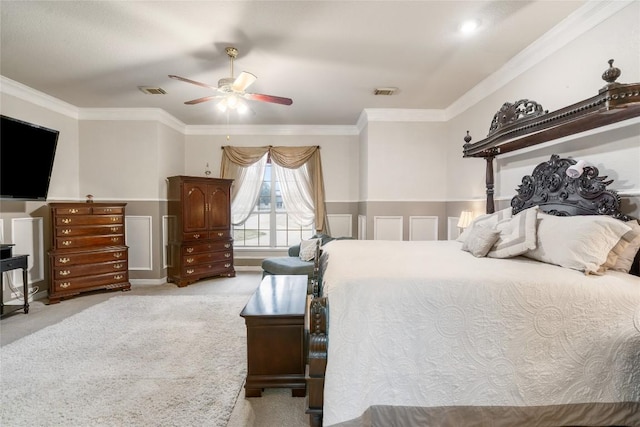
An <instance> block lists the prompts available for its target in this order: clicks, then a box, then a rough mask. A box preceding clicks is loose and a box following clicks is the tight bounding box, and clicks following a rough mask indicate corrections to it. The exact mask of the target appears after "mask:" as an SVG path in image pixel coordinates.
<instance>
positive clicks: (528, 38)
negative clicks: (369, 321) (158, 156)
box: [0, 0, 586, 125]
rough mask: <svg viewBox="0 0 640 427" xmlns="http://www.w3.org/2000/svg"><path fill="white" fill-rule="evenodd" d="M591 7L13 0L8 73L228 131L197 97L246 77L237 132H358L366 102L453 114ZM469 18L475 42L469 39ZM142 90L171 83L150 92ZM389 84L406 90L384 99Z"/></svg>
mask: <svg viewBox="0 0 640 427" xmlns="http://www.w3.org/2000/svg"><path fill="white" fill-rule="evenodd" d="M585 3H586V2H585V1H578V0H571V1H560V0H553V1H548V0H547V1H505V0H498V1H489V0H485V1H391V0H390V1H331V0H322V1H304V0H298V1H211V0H210V1H66V2H62V1H6V0H2V1H1V2H0V12H1V19H2V20H1V33H0V37H1V38H0V42H1V46H0V47H1V50H0V54H1V58H0V74H1V75H2V76H4V77H7V78H9V79H11V80H14V81H17V82H19V83H22V84H24V85H26V86H29V87H31V88H33V89H36V90H38V91H41V92H44V93H46V94H48V95H51V96H53V97H55V98H58V99H60V100H62V101H65V102H68V103H70V104H72V105H74V106H76V107H80V108H90V107H94V108H107V107H110V108H142V107H145V108H161V109H163V110H165V111H167V112H168V113H170V114H171V115H173V116H174V117H176V118H177V119H179V120H181V121H182V122H183V123H185V124H187V125H215V124H226V123H227V116H226V115H225V114H222V113H219V112H217V111H216V110H215V109H214V106H215V103H214V102H206V103H202V104H198V105H184V104H183V102H184V101H187V100H190V99H194V98H200V97H203V96H207V95H211V94H213V91H211V90H209V89H207V88H204V87H199V86H195V85H190V84H188V83H184V82H180V81H176V80H172V79H170V78H168V75H169V74H176V75H179V76H183V77H186V78H189V79H192V80H197V81H200V82H204V83H207V84H210V85H213V86H216V85H217V81H218V79H220V78H223V77H230V70H229V60H228V57H227V55H226V53H225V47H226V46H235V47H237V48H238V50H239V55H238V58H237V59H236V62H235V67H234V68H235V70H234V71H235V73H234V74H235V76H237V75H238V74H239V73H240V72H241V71H249V72H251V73H253V74H255V75H256V76H257V77H258V80H257V81H256V82H255V83H254V84H253V85H252V86H250V87H249V89H248V92H257V93H263V94H269V95H276V96H282V97H287V98H292V99H293V105H291V106H283V105H278V104H271V103H261V102H255V101H253V102H250V106H251V109H252V110H253V114H249V115H247V116H244V117H238V116H236V115H231V116H229V118H228V120H229V123H234V124H258V125H264V124H270V125H354V124H355V123H356V122H357V119H358V116H359V115H360V113H361V112H362V111H363V109H365V108H406V109H443V108H446V107H448V106H450V105H451V104H452V103H453V102H454V101H456V100H457V99H458V98H460V96H462V95H463V94H464V93H466V92H467V91H469V90H470V89H472V88H473V87H474V86H475V85H476V84H478V83H479V82H481V81H482V80H483V79H485V78H486V77H487V76H489V75H491V74H492V73H493V72H495V71H496V70H498V69H500V67H502V66H503V65H504V64H505V63H506V62H507V61H509V60H510V59H511V58H513V57H514V55H516V54H517V53H518V52H520V51H522V50H523V49H524V48H526V47H527V46H529V45H530V44H531V43H532V42H534V41H535V40H536V39H538V38H540V37H541V36H542V35H543V34H545V33H546V32H547V31H549V30H550V29H551V28H553V27H554V26H555V25H557V24H558V23H559V22H561V21H562V20H563V19H564V18H566V17H567V16H568V15H570V14H571V13H572V12H574V11H576V10H577V9H579V8H580V7H581V6H583V5H584V4H585ZM468 18H477V19H479V20H480V22H481V29H480V31H479V32H478V33H477V34H475V35H474V36H471V37H469V36H463V35H462V34H460V33H459V32H458V26H459V25H460V23H461V22H462V21H463V20H465V19H468ZM138 86H154V87H161V88H163V89H164V90H166V91H167V94H166V95H146V94H144V93H142V92H141V91H140V90H138ZM376 87H397V88H399V90H398V91H397V92H396V94H394V95H392V96H374V95H373V90H374V88H376Z"/></svg>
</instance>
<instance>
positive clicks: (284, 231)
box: [233, 162, 315, 248]
mask: <svg viewBox="0 0 640 427" xmlns="http://www.w3.org/2000/svg"><path fill="white" fill-rule="evenodd" d="M274 172H275V171H274V170H273V168H272V165H271V162H267V164H266V167H265V171H264V177H263V180H262V186H261V187H260V194H259V196H258V201H257V202H256V205H255V206H254V208H253V211H252V212H251V215H250V216H249V218H248V219H247V220H246V221H245V222H244V223H243V224H241V225H234V226H233V240H234V242H233V245H234V247H265V248H283V247H289V246H292V245H295V244H297V243H299V242H300V241H301V240H305V239H308V238H310V237H311V236H312V235H313V234H314V233H315V227H314V225H313V224H310V225H307V226H301V225H300V224H298V223H296V222H295V221H293V220H292V219H291V217H290V215H288V214H287V211H286V209H285V206H284V202H283V200H282V194H281V191H280V185H279V183H278V179H277V177H276V174H275V173H274Z"/></svg>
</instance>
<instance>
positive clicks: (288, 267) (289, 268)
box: [262, 234, 334, 294]
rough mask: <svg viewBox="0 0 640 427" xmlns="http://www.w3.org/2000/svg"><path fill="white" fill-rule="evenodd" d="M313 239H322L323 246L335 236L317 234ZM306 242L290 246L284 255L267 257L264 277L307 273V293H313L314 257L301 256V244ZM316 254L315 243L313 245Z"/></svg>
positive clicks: (264, 261)
mask: <svg viewBox="0 0 640 427" xmlns="http://www.w3.org/2000/svg"><path fill="white" fill-rule="evenodd" d="M312 239H322V241H321V246H322V245H324V244H326V243H328V242H330V241H332V240H334V238H333V237H331V236H329V235H327V234H316V235H314V236H312V237H311V238H310V239H309V240H312ZM307 242H308V241H307ZM304 244H305V242H300V244H297V245H293V246H291V247H290V248H289V251H288V255H289V256H282V257H271V258H265V259H264V260H263V261H262V277H265V276H268V275H302V274H304V275H306V276H307V293H308V294H311V293H313V270H314V258H315V256H314V257H312V258H311V259H310V260H308V261H307V259H309V257H308V256H303V257H300V249H301V246H302V245H304ZM311 249H313V252H314V254H315V250H316V249H315V243H314V244H313V245H312V246H311Z"/></svg>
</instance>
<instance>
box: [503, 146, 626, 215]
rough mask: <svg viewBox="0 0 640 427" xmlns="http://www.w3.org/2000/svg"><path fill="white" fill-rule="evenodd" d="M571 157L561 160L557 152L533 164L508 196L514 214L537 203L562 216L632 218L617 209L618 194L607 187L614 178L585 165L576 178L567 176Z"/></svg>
mask: <svg viewBox="0 0 640 427" xmlns="http://www.w3.org/2000/svg"><path fill="white" fill-rule="evenodd" d="M575 164H576V161H575V160H573V159H562V158H560V156H558V155H557V154H554V155H552V156H551V159H550V160H549V161H547V162H543V163H540V164H539V165H538V166H536V167H535V169H534V170H533V173H532V174H531V175H526V176H524V177H523V178H522V183H521V184H520V186H519V187H518V188H517V189H516V191H517V194H516V196H514V197H513V199H511V207H512V208H513V213H514V214H516V213H518V212H520V211H522V210H524V209H527V208H530V207H533V206H540V209H542V210H543V211H545V212H547V213H550V214H553V215H561V216H574V215H609V216H612V217H614V218H617V219H620V220H622V221H629V220H631V219H633V218H632V217H630V216H628V215H625V214H623V213H622V212H620V196H618V193H617V192H616V191H615V190H611V189H607V186H608V185H609V184H611V183H612V182H613V180H607V177H606V176H599V171H598V169H597V168H596V167H593V166H585V167H584V171H583V173H582V174H581V175H580V176H579V177H577V178H571V177H570V176H568V175H567V168H569V167H570V166H572V165H575Z"/></svg>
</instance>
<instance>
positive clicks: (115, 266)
mask: <svg viewBox="0 0 640 427" xmlns="http://www.w3.org/2000/svg"><path fill="white" fill-rule="evenodd" d="M123 265H124V264H113V268H115V269H116V270H119V269H121V268H122V266H123Z"/></svg>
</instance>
